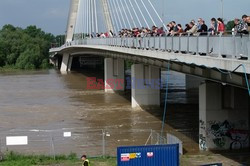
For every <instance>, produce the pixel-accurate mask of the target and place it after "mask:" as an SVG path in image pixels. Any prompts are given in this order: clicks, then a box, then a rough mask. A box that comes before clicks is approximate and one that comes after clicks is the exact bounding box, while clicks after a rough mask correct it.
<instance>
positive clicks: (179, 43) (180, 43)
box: [179, 35, 181, 53]
mask: <svg viewBox="0 0 250 166" xmlns="http://www.w3.org/2000/svg"><path fill="white" fill-rule="evenodd" d="M180 52H181V36H180V35H179V53H180Z"/></svg>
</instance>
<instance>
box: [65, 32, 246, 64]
mask: <svg viewBox="0 0 250 166" xmlns="http://www.w3.org/2000/svg"><path fill="white" fill-rule="evenodd" d="M70 45H106V46H118V47H126V48H135V49H145V50H159V51H169V52H176V53H177V52H178V53H182V54H193V55H194V54H195V55H207V56H211V57H223V58H233V59H234V58H235V59H244V60H250V35H243V36H238V35H237V36H236V35H223V36H222V35H218V36H211V35H207V36H189V35H188V36H163V37H113V38H91V39H88V38H86V39H83V40H75V41H73V42H71V43H68V44H67V46H70Z"/></svg>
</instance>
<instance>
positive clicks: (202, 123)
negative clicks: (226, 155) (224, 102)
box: [200, 120, 206, 130]
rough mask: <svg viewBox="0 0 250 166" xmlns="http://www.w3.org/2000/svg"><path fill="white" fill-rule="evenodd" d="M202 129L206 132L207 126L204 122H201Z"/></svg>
mask: <svg viewBox="0 0 250 166" xmlns="http://www.w3.org/2000/svg"><path fill="white" fill-rule="evenodd" d="M200 129H203V130H206V125H205V122H204V121H203V120H200Z"/></svg>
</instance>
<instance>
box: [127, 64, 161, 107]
mask: <svg viewBox="0 0 250 166" xmlns="http://www.w3.org/2000/svg"><path fill="white" fill-rule="evenodd" d="M131 79H132V81H131V82H132V87H131V89H132V96H131V97H132V99H131V100H132V107H133V108H136V107H139V108H140V107H142V106H160V68H158V67H153V66H147V65H143V64H134V65H132V68H131Z"/></svg>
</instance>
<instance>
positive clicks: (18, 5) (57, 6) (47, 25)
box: [0, 0, 250, 34]
mask: <svg viewBox="0 0 250 166" xmlns="http://www.w3.org/2000/svg"><path fill="white" fill-rule="evenodd" d="M98 1H100V0H97V2H98ZM118 1H119V0H118ZM132 1H133V0H132ZM137 1H140V0H137ZM143 1H144V2H147V0H143ZM221 1H222V0H151V2H152V3H153V4H154V5H155V7H156V9H157V11H158V13H159V14H160V16H161V17H163V16H164V17H163V18H164V22H169V21H172V20H175V21H176V22H177V23H181V24H183V25H184V24H186V23H187V22H189V21H190V20H191V19H195V20H197V19H198V18H200V17H201V18H204V20H205V21H206V22H207V23H208V22H209V20H210V19H211V18H212V17H215V18H218V17H221V15H222V14H221V13H222V12H221V11H222V10H221V9H222V8H221V6H222V5H221V4H222V3H221ZM223 1H224V16H225V17H224V18H225V19H226V20H231V19H233V18H241V16H242V15H243V14H247V15H250V0H223ZM69 7H70V0H0V27H2V26H3V25H5V24H12V25H15V26H19V27H23V28H25V27H26V26H28V25H36V26H38V27H40V28H42V29H43V30H44V31H46V32H50V33H53V34H64V33H65V31H66V25H67V18H68V12H69ZM151 12H152V11H151ZM99 15H100V13H99ZM154 19H155V20H156V22H158V23H159V24H160V21H159V20H158V21H157V18H156V16H154ZM148 20H149V18H148ZM208 24H209V23H208ZM101 25H102V24H101ZM100 29H102V27H101V28H100Z"/></svg>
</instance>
